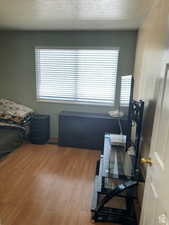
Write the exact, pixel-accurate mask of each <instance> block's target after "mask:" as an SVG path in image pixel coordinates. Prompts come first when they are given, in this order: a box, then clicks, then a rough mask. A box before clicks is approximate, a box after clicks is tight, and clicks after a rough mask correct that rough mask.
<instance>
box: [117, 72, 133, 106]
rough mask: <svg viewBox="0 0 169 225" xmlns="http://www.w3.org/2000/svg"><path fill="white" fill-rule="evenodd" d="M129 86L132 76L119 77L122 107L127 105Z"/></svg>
mask: <svg viewBox="0 0 169 225" xmlns="http://www.w3.org/2000/svg"><path fill="white" fill-rule="evenodd" d="M131 84H132V75H128V76H122V77H121V94H120V104H121V105H123V106H125V105H128V104H129V101H130V92H131Z"/></svg>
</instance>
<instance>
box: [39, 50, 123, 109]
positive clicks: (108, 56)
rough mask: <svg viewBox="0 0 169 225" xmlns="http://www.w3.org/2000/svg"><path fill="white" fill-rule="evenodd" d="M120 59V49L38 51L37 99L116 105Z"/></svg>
mask: <svg viewBox="0 0 169 225" xmlns="http://www.w3.org/2000/svg"><path fill="white" fill-rule="evenodd" d="M118 59H119V50H118V49H110V50H101V49H95V50H93V49H92V50H91V49H43V48H37V49H36V67H37V98H38V100H49V101H52V100H54V101H59V100H60V101H68V102H70V101H71V102H82V103H83V102H84V103H93V104H97V103H98V104H108V105H113V104H114V102H115V92H116V80H117V69H118Z"/></svg>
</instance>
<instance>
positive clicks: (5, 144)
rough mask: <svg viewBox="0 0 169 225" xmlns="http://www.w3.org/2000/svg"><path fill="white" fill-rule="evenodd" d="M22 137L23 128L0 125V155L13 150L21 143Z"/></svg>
mask: <svg viewBox="0 0 169 225" xmlns="http://www.w3.org/2000/svg"><path fill="white" fill-rule="evenodd" d="M23 139H24V132H23V130H21V129H19V128H12V127H0V156H2V155H4V154H7V153H10V152H12V151H14V150H15V149H16V148H17V147H19V146H20V145H21V144H22V143H23Z"/></svg>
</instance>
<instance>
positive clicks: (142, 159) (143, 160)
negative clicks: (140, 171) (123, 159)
mask: <svg viewBox="0 0 169 225" xmlns="http://www.w3.org/2000/svg"><path fill="white" fill-rule="evenodd" d="M141 164H148V165H150V166H152V164H153V162H152V160H151V159H150V158H149V159H146V158H141Z"/></svg>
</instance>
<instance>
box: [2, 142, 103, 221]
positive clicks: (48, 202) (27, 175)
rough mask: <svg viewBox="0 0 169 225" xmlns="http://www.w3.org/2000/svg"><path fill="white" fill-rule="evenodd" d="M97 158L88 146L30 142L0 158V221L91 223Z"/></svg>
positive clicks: (95, 153)
mask: <svg viewBox="0 0 169 225" xmlns="http://www.w3.org/2000/svg"><path fill="white" fill-rule="evenodd" d="M98 157H99V152H98V151H93V150H92V151H91V150H84V149H74V148H63V147H58V146H55V145H41V146H40V145H31V144H26V145H23V146H22V147H21V148H19V149H18V150H17V151H15V152H14V153H12V154H10V155H9V156H8V157H7V158H6V159H4V160H2V161H0V225H91V224H92V223H91V221H90V205H91V195H92V185H93V180H94V175H95V166H96V160H97V159H98ZM99 224H100V225H102V224H103V225H106V223H99Z"/></svg>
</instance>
